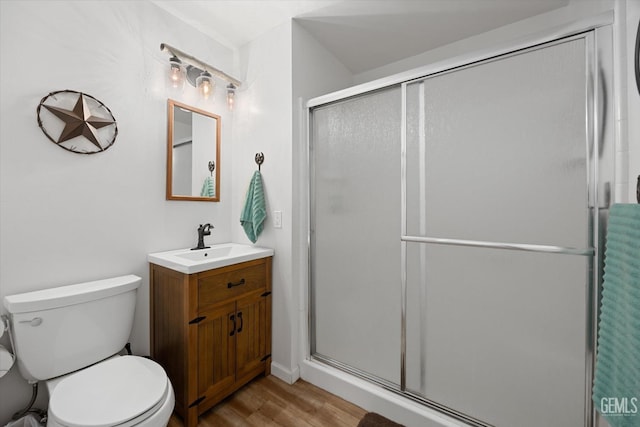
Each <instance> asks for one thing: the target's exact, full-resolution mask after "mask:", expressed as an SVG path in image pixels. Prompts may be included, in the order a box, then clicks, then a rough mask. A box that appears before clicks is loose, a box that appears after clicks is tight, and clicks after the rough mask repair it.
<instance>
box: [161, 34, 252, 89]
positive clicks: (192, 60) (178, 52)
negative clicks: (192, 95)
mask: <svg viewBox="0 0 640 427" xmlns="http://www.w3.org/2000/svg"><path fill="white" fill-rule="evenodd" d="M160 50H161V51H163V52H165V51H166V52H169V53H170V54H171V55H173V56H176V57H178V58H179V59H181V60H182V61H185V62H188V63H189V64H191V65H193V66H195V67H198V68H201V69H203V70H205V71H208V72H209V73H211V74H212V75H214V76H216V77H219V78H221V79H223V80H226V81H228V82H229V83H232V84H233V85H235V86H236V87H239V86H240V85H241V84H242V83H241V82H240V80H238V79H236V78H234V77H231V76H230V75H229V74H227V73H225V72H224V71H222V70H219V69H217V68H216V67H212V66H211V65H209V64H207V63H206V62H202V61H200V60H199V59H198V58H195V57H193V56H191V55H189V54H188V53H185V52H183V51H181V50H179V49H176V48H175V47H172V46H169V45H168V44H166V43H160Z"/></svg>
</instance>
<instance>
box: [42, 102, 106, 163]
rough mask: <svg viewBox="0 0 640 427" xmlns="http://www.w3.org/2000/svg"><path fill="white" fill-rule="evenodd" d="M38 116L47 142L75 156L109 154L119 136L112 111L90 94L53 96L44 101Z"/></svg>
mask: <svg viewBox="0 0 640 427" xmlns="http://www.w3.org/2000/svg"><path fill="white" fill-rule="evenodd" d="M42 107H44V109H43V108H42ZM37 113H38V126H40V129H42V132H44V134H45V135H46V136H47V138H49V139H50V140H51V142H53V143H54V144H56V145H57V146H59V147H62V148H64V149H65V150H68V151H73V152H74V153H81V154H95V153H100V152H102V151H105V150H106V149H107V148H109V147H111V146H112V145H113V143H114V142H115V141H116V136H117V135H118V126H117V124H116V119H115V118H114V117H113V114H111V110H109V108H108V107H107V106H106V105H104V104H103V103H102V102H100V101H98V100H97V99H96V98H94V97H93V96H91V95H87V94H86V93H82V92H77V91H74V90H59V91H57V92H51V93H50V94H49V95H47V96H45V97H44V98H42V100H40V104H39V105H38V110H37ZM54 135H57V137H54Z"/></svg>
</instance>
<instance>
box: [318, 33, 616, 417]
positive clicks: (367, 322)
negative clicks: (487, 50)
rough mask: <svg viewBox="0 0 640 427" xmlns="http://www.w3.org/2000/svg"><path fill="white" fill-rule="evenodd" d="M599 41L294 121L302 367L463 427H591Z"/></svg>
mask: <svg viewBox="0 0 640 427" xmlns="http://www.w3.org/2000/svg"><path fill="white" fill-rule="evenodd" d="M610 37H611V35H610V29H609V28H608V27H606V28H599V29H593V30H591V31H587V32H583V33H579V34H573V35H570V36H567V37H563V38H554V39H552V40H547V41H545V42H544V43H539V44H536V45H529V46H526V47H520V48H518V49H517V50H512V51H505V52H502V53H500V54H496V55H492V56H487V57H485V58H482V59H480V60H475V61H472V62H471V61H470V62H468V63H464V64H455V65H454V66H450V67H446V66H444V67H441V68H440V69H438V70H435V71H433V72H429V73H425V74H424V75H422V76H421V77H419V78H413V79H407V80H405V81H399V82H393V83H392V84H388V85H382V86H381V87H377V88H375V89H374V90H368V91H363V92H361V93H353V92H351V93H348V94H347V96H341V95H338V96H336V97H334V99H330V100H328V101H326V100H321V101H319V102H317V103H314V102H313V101H312V102H311V103H310V107H309V114H310V125H309V126H310V138H309V139H310V156H309V157H310V164H309V166H310V254H311V256H310V282H311V283H310V311H311V316H310V331H309V339H310V352H311V358H312V359H315V360H317V361H320V362H323V363H325V364H328V365H331V366H333V367H335V368H339V369H342V370H344V371H347V372H349V373H351V374H353V375H357V376H359V377H361V378H365V379H367V380H369V381H371V382H373V383H376V384H378V385H381V386H383V387H385V388H386V389H389V390H393V391H395V392H397V393H400V394H402V395H404V396H406V397H407V398H410V399H413V400H416V401H419V402H421V403H423V404H425V405H428V406H430V407H432V408H436V409H437V410H439V411H442V412H444V413H446V414H448V415H451V416H453V417H455V418H458V419H460V420H463V421H465V422H467V423H469V424H471V425H477V426H486V425H495V426H522V427H529V426H531V427H537V426H540V425H545V426H562V427H572V426H585V425H591V423H592V408H591V404H590V384H591V371H592V361H593V348H594V340H595V339H594V323H595V316H596V314H595V313H597V310H596V307H597V289H598V283H599V271H600V268H599V267H600V266H599V264H600V263H601V259H600V258H601V254H600V251H599V249H598V248H599V239H600V238H599V236H601V235H602V225H601V223H602V217H603V216H604V215H606V200H605V199H606V197H605V194H604V193H605V189H606V180H607V179H608V175H609V172H608V171H609V167H608V164H609V163H610V151H609V148H607V144H608V145H612V141H611V140H610V139H611V135H610V133H611V132H610V129H609V128H610V125H607V124H606V121H607V115H606V114H605V112H606V111H607V110H609V109H610V105H609V103H610V100H609V99H608V98H607V96H606V90H605V89H606V87H607V84H606V83H607V79H608V78H609V76H608V74H607V73H608V71H607V70H608V68H607V66H606V64H607V63H609V62H610V60H611V58H610V56H609V53H607V52H608V51H607V49H604V48H602V47H601V46H607V43H610ZM607 126H608V127H607Z"/></svg>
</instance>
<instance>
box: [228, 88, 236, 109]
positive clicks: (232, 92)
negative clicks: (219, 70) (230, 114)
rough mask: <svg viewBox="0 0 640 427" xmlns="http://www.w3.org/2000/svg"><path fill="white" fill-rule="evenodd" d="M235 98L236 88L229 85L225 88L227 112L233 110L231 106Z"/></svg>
mask: <svg viewBox="0 0 640 427" xmlns="http://www.w3.org/2000/svg"><path fill="white" fill-rule="evenodd" d="M235 98H236V87H235V86H234V84H233V83H229V85H228V86H227V106H228V107H229V110H233V105H234V102H235Z"/></svg>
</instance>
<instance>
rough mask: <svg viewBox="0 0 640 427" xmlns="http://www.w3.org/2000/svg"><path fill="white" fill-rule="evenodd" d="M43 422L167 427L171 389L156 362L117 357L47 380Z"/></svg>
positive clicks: (64, 426)
mask: <svg viewBox="0 0 640 427" xmlns="http://www.w3.org/2000/svg"><path fill="white" fill-rule="evenodd" d="M45 384H46V386H47V390H48V391H49V410H48V416H47V427H81V426H82V427H88V426H92V427H111V426H118V427H130V426H138V427H145V426H148V427H158V426H166V425H167V422H168V421H169V418H170V417H171V413H172V412H173V407H174V403H175V397H174V394H173V388H172V387H171V383H170V382H169V379H168V378H167V375H166V374H165V372H164V370H163V369H162V367H160V365H158V364H157V363H155V362H153V361H151V360H149V359H145V358H143V357H138V356H116V357H113V358H110V359H107V360H106V361H103V362H100V363H97V364H95V365H92V366H90V367H88V368H85V369H83V370H81V371H77V372H74V373H71V374H68V375H65V376H62V377H58V378H55V379H52V380H49V381H46V383H45Z"/></svg>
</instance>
